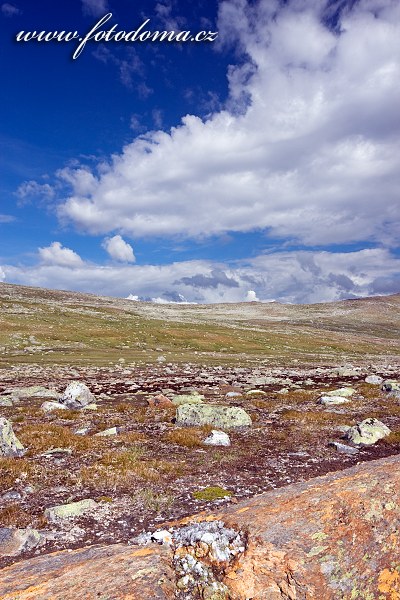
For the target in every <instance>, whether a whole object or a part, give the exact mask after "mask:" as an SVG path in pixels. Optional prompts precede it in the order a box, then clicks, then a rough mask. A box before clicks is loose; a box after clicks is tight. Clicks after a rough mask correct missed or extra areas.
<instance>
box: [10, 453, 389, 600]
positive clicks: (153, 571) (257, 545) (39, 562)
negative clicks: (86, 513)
mask: <svg viewBox="0 0 400 600" xmlns="http://www.w3.org/2000/svg"><path fill="white" fill-rule="evenodd" d="M213 520H218V521H223V523H224V524H225V526H226V527H229V528H233V529H235V530H237V531H240V532H241V536H242V539H245V540H246V550H245V552H244V553H242V554H239V555H237V556H235V557H234V558H233V559H232V560H231V561H229V562H226V563H221V564H220V565H217V566H218V568H217V569H216V570H215V576H216V581H219V582H221V583H224V584H225V585H226V586H227V589H228V595H227V596H225V598H230V599H231V600H247V599H252V600H282V599H285V600H288V599H289V600H313V599H315V600H334V599H335V600H336V599H337V600H339V599H340V600H357V599H359V600H367V599H368V600H374V599H377V600H400V456H394V457H390V458H386V459H381V460H377V461H373V462H369V463H363V464H361V465H358V466H356V467H353V468H351V469H346V470H345V471H341V472H337V473H331V474H329V475H326V476H324V477H318V478H316V479H312V480H310V481H308V482H305V483H298V484H294V485H290V486H287V487H285V488H280V489H277V490H274V491H272V492H268V493H265V494H261V495H259V496H256V497H254V498H253V499H251V500H249V501H246V502H242V503H239V504H236V505H234V506H230V507H229V508H227V509H224V510H222V511H219V512H215V513H211V514H210V513H208V514H205V513H204V514H200V515H197V516H194V517H189V518H187V519H184V520H183V521H180V522H178V523H174V524H173V525H174V527H177V528H182V527H186V526H187V525H188V524H189V525H190V524H191V523H196V522H198V523H201V522H210V521H213ZM164 526H165V525H164ZM189 550H190V548H189ZM182 552H185V550H182V549H180V550H179V555H182ZM199 560H204V561H205V564H207V558H201V559H199ZM214 567H215V564H214ZM175 589H176V574H175V572H174V567H173V552H172V551H171V550H169V549H168V548H166V547H162V546H158V545H150V546H146V547H142V548H138V547H133V546H131V547H130V546H124V545H122V544H119V545H116V546H109V547H93V548H87V549H82V550H75V551H73V552H58V553H56V554H52V555H48V556H42V557H37V558H34V559H30V560H27V561H22V562H20V563H17V564H14V565H12V566H10V567H7V568H5V569H3V570H2V571H0V598H1V599H2V600H11V599H12V600H28V599H29V600H31V599H32V600H33V599H35V600H50V599H60V600H72V599H74V600H75V599H76V598H79V599H85V600H86V599H87V600H92V599H93V600H94V599H95V598H107V599H108V600H111V599H112V600H119V599H126V600H127V599H135V600H136V599H138V600H139V599H140V600H147V599H152V598H160V599H171V600H172V599H173V598H175V597H176V596H175ZM191 597H193V598H195V597H196V596H195V595H193V596H192V595H189V596H185V598H191ZM223 597H224V596H223V595H220V596H218V598H223ZM215 598H217V596H215Z"/></svg>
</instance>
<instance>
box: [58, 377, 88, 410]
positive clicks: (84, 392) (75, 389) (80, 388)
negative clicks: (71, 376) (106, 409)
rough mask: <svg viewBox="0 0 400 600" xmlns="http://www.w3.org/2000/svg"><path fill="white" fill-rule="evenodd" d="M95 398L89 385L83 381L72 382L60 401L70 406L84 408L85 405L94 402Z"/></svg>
mask: <svg viewBox="0 0 400 600" xmlns="http://www.w3.org/2000/svg"><path fill="white" fill-rule="evenodd" d="M95 400H96V399H95V397H94V396H93V394H92V392H91V391H90V390H89V388H88V387H87V385H85V384H84V383H82V382H81V381H73V382H72V383H70V384H69V385H68V386H67V387H66V389H65V391H64V393H63V395H62V396H61V398H60V402H61V403H62V404H65V406H67V407H68V408H83V407H84V406H88V405H90V404H94V403H95Z"/></svg>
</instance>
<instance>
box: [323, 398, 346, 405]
mask: <svg viewBox="0 0 400 600" xmlns="http://www.w3.org/2000/svg"><path fill="white" fill-rule="evenodd" d="M348 402H350V400H349V398H346V397H345V396H321V398H319V399H318V404H323V405H324V406H335V405H336V404H347V403H348Z"/></svg>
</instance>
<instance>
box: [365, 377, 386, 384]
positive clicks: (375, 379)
mask: <svg viewBox="0 0 400 600" xmlns="http://www.w3.org/2000/svg"><path fill="white" fill-rule="evenodd" d="M382 382H383V377H380V376H379V375H368V377H366V378H365V383H370V384H372V385H380V384H381V383H382Z"/></svg>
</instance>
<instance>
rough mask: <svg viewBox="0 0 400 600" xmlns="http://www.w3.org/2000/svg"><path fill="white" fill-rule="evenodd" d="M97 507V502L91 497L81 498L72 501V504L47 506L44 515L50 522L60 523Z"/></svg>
mask: <svg viewBox="0 0 400 600" xmlns="http://www.w3.org/2000/svg"><path fill="white" fill-rule="evenodd" d="M96 508H97V502H95V501H94V500H92V499H91V498H87V499H86V500H80V501H79V502H71V503H70V504H60V505H59V506H52V507H51V508H46V510H45V511H44V516H45V517H46V519H47V520H48V521H49V522H50V523H58V522H59V521H63V520H64V519H75V518H76V517H80V516H82V515H84V514H86V513H88V512H91V511H93V510H95V509H96Z"/></svg>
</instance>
